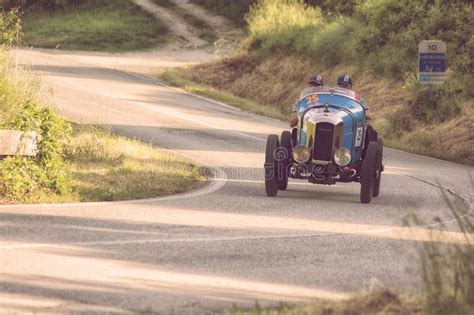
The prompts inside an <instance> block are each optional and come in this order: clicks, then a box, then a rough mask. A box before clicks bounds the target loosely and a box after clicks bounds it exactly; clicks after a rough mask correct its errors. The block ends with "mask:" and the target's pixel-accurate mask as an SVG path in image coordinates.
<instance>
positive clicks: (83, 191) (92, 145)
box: [0, 126, 205, 204]
mask: <svg viewBox="0 0 474 315" xmlns="http://www.w3.org/2000/svg"><path fill="white" fill-rule="evenodd" d="M65 160H66V166H67V168H68V170H67V172H68V174H69V175H68V177H69V180H70V187H71V189H70V190H69V191H67V192H65V193H62V194H56V193H54V192H51V191H50V190H48V189H37V190H35V191H33V192H31V193H29V194H28V195H27V196H24V198H23V199H21V200H12V199H8V198H6V197H3V198H0V204H14V203H66V202H99V201H118V200H133V199H143V198H155V197H162V196H167V195H172V194H176V193H180V192H184V191H188V190H192V189H195V188H198V187H199V186H201V185H202V184H203V183H204V179H205V177H204V175H203V172H202V170H201V169H200V168H199V167H197V166H196V165H194V164H192V163H191V162H189V161H186V160H184V159H182V158H180V157H177V156H175V155H173V154H170V153H169V152H164V151H162V150H159V149H156V148H154V147H153V146H152V145H150V144H145V143H142V142H140V141H137V140H131V139H127V138H125V137H121V136H117V135H114V134H113V133H111V132H110V131H108V130H106V129H100V128H95V127H82V126H75V127H74V131H73V134H72V136H71V138H70V141H69V142H68V143H67V145H66V146H65Z"/></svg>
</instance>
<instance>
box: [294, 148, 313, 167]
mask: <svg viewBox="0 0 474 315" xmlns="http://www.w3.org/2000/svg"><path fill="white" fill-rule="evenodd" d="M310 158H311V150H310V149H309V148H308V147H307V146H305V145H298V146H296V147H294V148H293V159H294V160H295V161H296V162H298V163H305V162H307V161H308V160H309V159H310Z"/></svg>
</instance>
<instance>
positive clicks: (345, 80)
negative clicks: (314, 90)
mask: <svg viewBox="0 0 474 315" xmlns="http://www.w3.org/2000/svg"><path fill="white" fill-rule="evenodd" d="M337 86H338V88H342V89H346V90H351V91H352V79H351V77H350V76H349V75H347V74H343V75H341V76H340V77H339V78H337ZM354 97H355V98H356V99H357V100H358V101H359V102H360V103H361V104H362V106H364V110H365V117H366V119H367V120H372V119H373V116H372V114H371V112H370V111H369V108H368V107H367V104H366V103H365V101H364V99H363V98H362V97H361V96H360V95H359V94H358V93H355V92H354ZM377 139H378V133H377V131H375V130H374V128H372V126H371V125H370V124H367V137H365V147H367V146H368V145H369V141H377Z"/></svg>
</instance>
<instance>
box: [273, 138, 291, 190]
mask: <svg viewBox="0 0 474 315" xmlns="http://www.w3.org/2000/svg"><path fill="white" fill-rule="evenodd" d="M275 155H276V159H277V160H278V162H279V166H278V175H279V177H278V189H279V190H286V189H287V188H288V177H289V173H290V170H289V166H290V156H291V133H290V132H289V131H283V132H282V134H281V138H280V147H279V148H278V151H277V152H276V153H275Z"/></svg>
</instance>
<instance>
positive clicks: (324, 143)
mask: <svg viewBox="0 0 474 315" xmlns="http://www.w3.org/2000/svg"><path fill="white" fill-rule="evenodd" d="M314 139H315V141H314V149H313V159H315V160H318V161H331V160H332V148H333V140H334V125H333V124H331V123H326V122H322V123H318V124H317V125H316V135H315V137H314Z"/></svg>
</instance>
